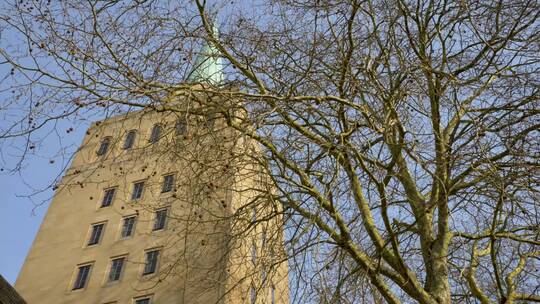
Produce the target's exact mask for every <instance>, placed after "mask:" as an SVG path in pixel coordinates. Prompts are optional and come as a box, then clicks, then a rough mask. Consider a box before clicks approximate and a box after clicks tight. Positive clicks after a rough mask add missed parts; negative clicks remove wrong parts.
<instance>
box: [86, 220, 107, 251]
mask: <svg viewBox="0 0 540 304" xmlns="http://www.w3.org/2000/svg"><path fill="white" fill-rule="evenodd" d="M104 227H105V224H103V223H102V224H94V225H92V232H90V239H89V240H88V246H90V245H95V244H97V243H99V241H100V240H101V235H102V234H103V228H104Z"/></svg>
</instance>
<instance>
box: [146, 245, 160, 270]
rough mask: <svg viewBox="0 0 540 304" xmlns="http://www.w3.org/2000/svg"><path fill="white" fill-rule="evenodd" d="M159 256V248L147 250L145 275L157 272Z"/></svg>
mask: <svg viewBox="0 0 540 304" xmlns="http://www.w3.org/2000/svg"><path fill="white" fill-rule="evenodd" d="M158 258H159V250H152V251H147V252H146V262H145V264H144V270H143V275H147V274H152V273H154V272H156V269H157V263H158Z"/></svg>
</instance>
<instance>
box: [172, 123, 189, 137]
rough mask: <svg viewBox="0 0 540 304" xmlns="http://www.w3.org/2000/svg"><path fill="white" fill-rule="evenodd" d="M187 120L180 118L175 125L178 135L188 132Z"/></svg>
mask: <svg viewBox="0 0 540 304" xmlns="http://www.w3.org/2000/svg"><path fill="white" fill-rule="evenodd" d="M186 129H187V128H186V121H185V120H184V119H179V120H178V121H177V122H176V124H175V125H174V131H175V133H176V135H183V134H185V133H186Z"/></svg>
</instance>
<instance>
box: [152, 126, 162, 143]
mask: <svg viewBox="0 0 540 304" xmlns="http://www.w3.org/2000/svg"><path fill="white" fill-rule="evenodd" d="M160 136H161V125H159V124H155V125H154V127H153V128H152V133H151V134H150V142H151V143H156V142H157V141H158V140H159V137H160Z"/></svg>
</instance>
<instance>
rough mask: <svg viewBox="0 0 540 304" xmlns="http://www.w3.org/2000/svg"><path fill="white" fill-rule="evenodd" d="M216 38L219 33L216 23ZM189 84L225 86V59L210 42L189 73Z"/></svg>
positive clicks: (205, 45) (214, 29) (203, 47)
mask: <svg viewBox="0 0 540 304" xmlns="http://www.w3.org/2000/svg"><path fill="white" fill-rule="evenodd" d="M213 31H214V37H216V38H218V36H219V32H218V29H217V27H216V22H214V27H213ZM187 81H188V82H205V83H209V84H213V85H221V84H223V59H222V58H221V52H220V51H219V50H218V49H217V48H216V47H215V46H214V45H212V43H210V42H209V41H206V42H205V43H204V45H203V46H202V48H201V51H200V53H199V54H198V55H197V59H196V60H195V66H193V69H192V70H191V72H190V73H189V76H188V78H187Z"/></svg>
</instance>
